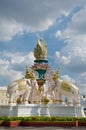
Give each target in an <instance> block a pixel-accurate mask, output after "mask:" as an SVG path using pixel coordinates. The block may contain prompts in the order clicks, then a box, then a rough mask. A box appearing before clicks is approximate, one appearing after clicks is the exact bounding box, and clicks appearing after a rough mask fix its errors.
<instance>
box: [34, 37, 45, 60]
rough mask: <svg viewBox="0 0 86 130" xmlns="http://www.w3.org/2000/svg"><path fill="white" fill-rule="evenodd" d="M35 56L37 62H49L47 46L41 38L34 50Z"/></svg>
mask: <svg viewBox="0 0 86 130" xmlns="http://www.w3.org/2000/svg"><path fill="white" fill-rule="evenodd" d="M34 56H35V58H36V60H47V44H46V42H45V41H43V40H42V38H40V40H39V41H38V43H37V46H36V48H35V49H34Z"/></svg>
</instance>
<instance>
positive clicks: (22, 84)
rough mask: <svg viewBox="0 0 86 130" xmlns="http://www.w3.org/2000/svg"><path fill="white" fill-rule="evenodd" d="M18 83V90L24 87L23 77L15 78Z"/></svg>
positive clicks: (25, 83)
mask: <svg viewBox="0 0 86 130" xmlns="http://www.w3.org/2000/svg"><path fill="white" fill-rule="evenodd" d="M17 83H18V90H24V89H26V86H27V82H26V81H25V80H23V79H20V80H17Z"/></svg>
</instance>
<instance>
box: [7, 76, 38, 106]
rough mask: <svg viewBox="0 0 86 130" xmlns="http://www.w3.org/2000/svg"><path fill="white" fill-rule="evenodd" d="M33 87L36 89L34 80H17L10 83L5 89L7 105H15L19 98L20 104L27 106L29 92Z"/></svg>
mask: <svg viewBox="0 0 86 130" xmlns="http://www.w3.org/2000/svg"><path fill="white" fill-rule="evenodd" d="M34 87H35V89H38V84H37V81H36V80H35V79H34V80H32V79H30V78H29V79H25V78H22V79H19V80H16V81H14V82H12V83H11V84H10V85H9V86H8V88H7V95H9V103H10V104H14V103H17V99H18V98H19V97H20V96H21V97H22V102H23V103H24V104H28V99H29V96H30V93H31V90H32V89H33V88H34Z"/></svg>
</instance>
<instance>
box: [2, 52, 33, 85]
mask: <svg viewBox="0 0 86 130" xmlns="http://www.w3.org/2000/svg"><path fill="white" fill-rule="evenodd" d="M2 55H3V57H4V59H0V83H3V81H5V82H4V84H5V85H7V84H8V83H10V82H12V81H14V80H16V79H19V78H22V77H23V75H24V74H25V67H26V65H29V67H31V65H32V63H33V61H34V56H33V53H32V52H30V53H28V54H21V53H19V52H17V53H11V52H3V53H2Z"/></svg>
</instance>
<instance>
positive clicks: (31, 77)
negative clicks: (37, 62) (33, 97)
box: [25, 65, 35, 80]
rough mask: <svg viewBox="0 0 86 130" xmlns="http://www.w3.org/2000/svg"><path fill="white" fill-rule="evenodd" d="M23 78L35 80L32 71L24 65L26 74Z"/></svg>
mask: <svg viewBox="0 0 86 130" xmlns="http://www.w3.org/2000/svg"><path fill="white" fill-rule="evenodd" d="M25 78H26V79H29V78H30V79H32V80H34V79H35V75H34V71H33V70H32V71H31V70H30V69H29V68H28V66H27V65H26V74H25Z"/></svg>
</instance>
